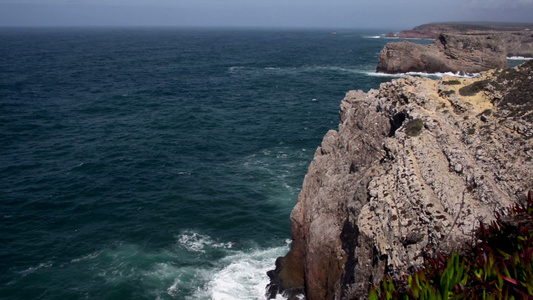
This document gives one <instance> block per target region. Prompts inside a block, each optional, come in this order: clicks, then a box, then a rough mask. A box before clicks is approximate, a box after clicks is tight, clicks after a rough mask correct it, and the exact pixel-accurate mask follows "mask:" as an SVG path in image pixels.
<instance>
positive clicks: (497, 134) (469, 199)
mask: <svg viewBox="0 0 533 300" xmlns="http://www.w3.org/2000/svg"><path fill="white" fill-rule="evenodd" d="M532 80H533V62H530V63H528V64H526V65H523V66H521V67H519V68H517V69H512V70H506V71H490V72H486V73H483V74H482V76H480V77H479V78H475V79H457V78H451V77H445V78H443V79H442V80H438V81H434V80H431V79H427V78H416V77H407V78H403V79H396V80H393V81H392V82H390V83H384V84H382V85H381V87H380V89H379V90H370V91H369V92H367V93H364V92H362V91H351V92H349V93H348V94H347V95H346V97H345V99H344V100H343V101H342V103H341V108H340V125H339V129H338V130H337V131H335V130H330V131H329V132H328V133H327V134H326V135H325V137H324V139H323V141H322V144H321V145H320V147H318V149H317V150H316V152H315V156H314V159H313V161H312V162H311V164H310V166H309V170H308V173H307V175H306V176H305V180H304V183H303V188H302V191H301V193H300V195H299V198H298V203H297V204H296V206H295V207H294V210H293V211H292V214H291V229H292V236H293V243H292V248H291V250H290V252H289V253H288V254H287V255H286V256H285V257H283V258H279V259H278V260H277V262H276V269H275V270H273V271H270V272H269V276H270V277H271V284H270V285H269V287H268V296H269V298H274V297H275V295H276V294H277V293H282V294H284V295H285V296H287V297H289V299H302V298H303V297H305V298H306V299H309V300H315V299H317V300H318V299H319V300H323V299H365V298H367V296H368V291H369V289H370V288H371V285H372V284H375V283H378V282H379V281H380V280H381V279H382V278H383V276H384V274H385V273H389V274H393V275H397V276H399V275H401V274H404V273H405V272H407V271H408V270H410V269H411V268H416V267H417V266H419V264H420V263H421V258H420V256H419V255H420V254H421V252H422V251H426V249H428V247H430V246H432V247H433V249H438V250H441V251H445V252H447V251H451V250H452V249H457V248H458V247H461V246H462V245H464V246H465V247H467V246H468V244H469V243H471V242H472V236H473V235H472V232H473V230H475V229H476V228H477V226H478V225H479V223H480V222H490V221H491V220H492V219H493V216H494V215H493V214H494V212H496V211H499V210H500V209H502V208H504V207H508V206H509V205H511V204H512V203H514V202H516V201H520V199H522V198H523V197H524V196H525V193H526V191H527V190H529V189H531V188H532V187H533V176H532V175H533V160H532V158H533V139H532V137H533V114H532V113H531V112H532V111H533V104H532V103H531V97H532V95H533V85H532V84H531V82H532Z"/></svg>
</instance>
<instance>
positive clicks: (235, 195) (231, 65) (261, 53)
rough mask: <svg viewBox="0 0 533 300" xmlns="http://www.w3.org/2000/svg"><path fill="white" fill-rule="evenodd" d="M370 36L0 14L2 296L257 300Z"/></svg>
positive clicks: (371, 50) (367, 68)
mask: <svg viewBox="0 0 533 300" xmlns="http://www.w3.org/2000/svg"><path fill="white" fill-rule="evenodd" d="M384 32H385V31H384ZM376 33H379V32H359V31H340V32H337V33H336V34H333V33H332V32H330V31H317V30H315V31H304V30H300V31H294V30H292V31H290V30H229V29H225V30H214V29H212V30H207V29H1V30H0V174H1V179H0V197H1V202H0V233H1V234H0V298H2V299H260V298H261V297H262V296H263V294H264V286H265V284H266V283H267V281H268V280H267V277H266V275H265V272H266V271H267V270H269V269H272V268H273V267H274V260H275V258H276V257H277V256H280V255H284V254H285V253H286V251H287V250H288V243H289V242H288V240H289V239H290V227H289V214H290V211H291V209H292V207H293V206H294V204H295V203H296V201H297V195H298V192H299V189H300V186H301V183H302V181H303V177H304V175H305V173H306V170H307V166H308V164H309V162H310V161H311V159H312V156H313V153H314V151H315V149H316V147H317V146H318V145H319V144H320V141H321V139H322V136H323V135H324V134H325V133H326V132H327V130H329V129H335V128H336V127H337V124H338V108H339V103H340V101H341V99H342V98H343V97H344V94H345V93H346V92H347V91H348V90H350V89H363V90H368V89H370V88H376V87H378V86H379V84H380V83H381V82H384V81H388V80H390V77H380V76H372V75H373V74H372V72H373V70H374V69H375V66H376V63H377V56H378V53H379V51H380V50H381V49H382V47H383V45H384V44H385V43H386V42H388V41H387V40H383V39H369V38H364V36H365V35H375V34H376Z"/></svg>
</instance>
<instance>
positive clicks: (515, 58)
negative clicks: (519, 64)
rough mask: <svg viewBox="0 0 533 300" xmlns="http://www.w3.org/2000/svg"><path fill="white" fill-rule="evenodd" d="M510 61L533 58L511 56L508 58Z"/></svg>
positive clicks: (530, 58)
mask: <svg viewBox="0 0 533 300" xmlns="http://www.w3.org/2000/svg"><path fill="white" fill-rule="evenodd" d="M507 59H508V60H532V59H533V57H523V56H511V57H507Z"/></svg>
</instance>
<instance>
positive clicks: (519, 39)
mask: <svg viewBox="0 0 533 300" xmlns="http://www.w3.org/2000/svg"><path fill="white" fill-rule="evenodd" d="M443 33H444V34H454V35H477V36H480V35H485V36H487V35H491V36H498V39H499V40H500V42H501V45H502V46H503V47H504V48H505V51H506V54H507V55H508V56H523V57H533V24H522V23H486V22H485V23H483V22H478V23H430V24H424V25H420V26H417V27H415V28H413V29H412V30H404V31H401V32H399V33H398V34H396V35H395V37H398V38H404V39H413V38H414V39H438V37H439V36H440V35H441V34H443Z"/></svg>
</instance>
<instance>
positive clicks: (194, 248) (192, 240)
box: [178, 231, 233, 253]
mask: <svg viewBox="0 0 533 300" xmlns="http://www.w3.org/2000/svg"><path fill="white" fill-rule="evenodd" d="M178 243H179V245H180V246H181V247H183V248H185V249H187V251H189V252H197V253H205V248H206V247H211V248H224V249H230V248H231V247H233V243H231V242H229V243H217V242H215V241H214V240H212V239H211V237H209V236H208V235H203V234H199V233H196V232H193V231H185V232H184V233H182V234H180V235H179V236H178Z"/></svg>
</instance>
